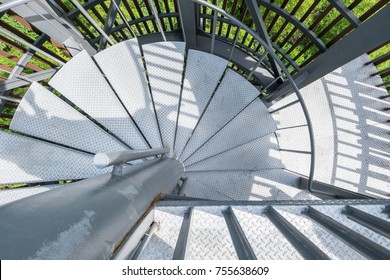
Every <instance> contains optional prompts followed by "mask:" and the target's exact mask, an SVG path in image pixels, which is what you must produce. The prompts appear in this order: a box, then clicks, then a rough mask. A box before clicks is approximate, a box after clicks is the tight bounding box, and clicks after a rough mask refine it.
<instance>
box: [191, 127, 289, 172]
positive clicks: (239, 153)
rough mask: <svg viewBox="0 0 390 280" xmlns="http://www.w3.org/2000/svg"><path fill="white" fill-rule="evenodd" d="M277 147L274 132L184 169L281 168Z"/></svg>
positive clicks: (253, 169)
mask: <svg viewBox="0 0 390 280" xmlns="http://www.w3.org/2000/svg"><path fill="white" fill-rule="evenodd" d="M282 167H283V165H282V162H281V161H280V154H279V147H278V143H277V140H276V137H275V135H274V134H268V135H266V136H264V137H262V138H259V139H256V140H253V141H251V142H249V143H246V144H243V145H241V146H238V147H236V148H233V149H230V150H228V151H225V152H222V153H220V154H217V155H215V156H212V157H210V158H206V159H204V160H202V161H199V162H197V163H194V164H192V165H190V166H186V171H206V170H252V171H255V170H262V169H279V168H282Z"/></svg>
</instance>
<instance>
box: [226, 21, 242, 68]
mask: <svg viewBox="0 0 390 280" xmlns="http://www.w3.org/2000/svg"><path fill="white" fill-rule="evenodd" d="M240 30H241V28H240V27H237V32H236V34H235V36H234V43H233V48H232V52H231V53H230V57H229V62H230V61H231V60H232V57H233V52H234V50H235V49H236V45H237V39H238V34H239V33H240Z"/></svg>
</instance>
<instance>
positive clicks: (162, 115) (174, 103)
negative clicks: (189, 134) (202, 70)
mask: <svg viewBox="0 0 390 280" xmlns="http://www.w3.org/2000/svg"><path fill="white" fill-rule="evenodd" d="M185 46H186V44H185V43H183V42H158V43H152V44H147V45H143V46H142V49H143V53H144V57H145V62H146V69H147V71H148V76H149V81H150V87H151V90H152V96H153V101H154V105H155V108H156V114H157V119H158V122H159V126H160V131H161V137H162V140H163V144H164V146H168V147H170V148H171V149H172V148H173V144H174V141H175V130H176V122H177V113H178V108H179V98H180V91H181V83H182V77H183V66H184V53H185ZM171 153H173V151H172V150H171Z"/></svg>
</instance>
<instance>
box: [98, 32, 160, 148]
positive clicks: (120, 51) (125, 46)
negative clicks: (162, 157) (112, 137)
mask: <svg viewBox="0 0 390 280" xmlns="http://www.w3.org/2000/svg"><path fill="white" fill-rule="evenodd" d="M94 59H95V60H96V62H97V64H98V65H99V67H100V69H102V71H103V73H104V74H105V75H106V77H107V79H108V80H109V82H110V84H111V86H112V87H113V88H114V90H115V92H116V93H117V94H118V96H119V98H120V99H121V101H122V102H123V104H124V106H125V107H126V109H127V111H128V112H129V113H130V115H131V116H132V117H133V119H134V121H135V122H136V123H137V125H138V127H139V128H140V130H141V131H142V133H143V135H144V136H145V138H146V139H147V141H148V142H149V144H150V145H151V146H152V147H153V148H159V147H161V146H162V144H161V137H160V133H159V129H158V126H157V119H156V114H155V112H154V105H153V100H152V97H151V95H150V92H149V86H148V81H147V78H146V74H145V68H144V64H143V60H142V55H141V51H140V48H139V45H138V40H137V39H136V38H134V39H130V40H126V41H123V42H121V43H118V44H116V45H114V46H112V47H110V48H108V49H105V50H103V51H101V52H99V53H98V54H96V55H94Z"/></svg>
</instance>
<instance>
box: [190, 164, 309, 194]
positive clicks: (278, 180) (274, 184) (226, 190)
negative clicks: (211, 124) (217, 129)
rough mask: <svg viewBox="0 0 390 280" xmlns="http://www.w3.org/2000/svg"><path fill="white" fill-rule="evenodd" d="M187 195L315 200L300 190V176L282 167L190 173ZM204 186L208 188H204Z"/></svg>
mask: <svg viewBox="0 0 390 280" xmlns="http://www.w3.org/2000/svg"><path fill="white" fill-rule="evenodd" d="M186 177H187V178H188V183H187V185H186V188H185V194H186V195H187V196H190V197H196V198H203V199H213V200H241V201H244V200H250V201H254V200H257V201H258V200H289V201H290V200H314V199H316V197H314V196H312V195H311V194H309V193H307V192H304V191H302V190H300V189H298V186H299V176H297V175H295V174H292V173H288V172H286V171H285V170H282V169H275V170H259V171H255V172H251V171H199V172H186ZM201 186H204V187H201Z"/></svg>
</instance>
